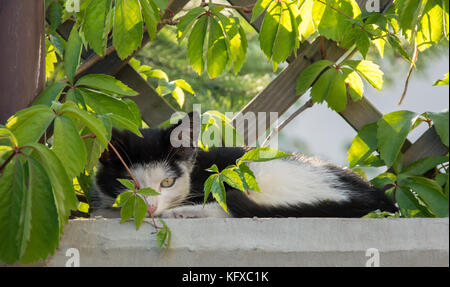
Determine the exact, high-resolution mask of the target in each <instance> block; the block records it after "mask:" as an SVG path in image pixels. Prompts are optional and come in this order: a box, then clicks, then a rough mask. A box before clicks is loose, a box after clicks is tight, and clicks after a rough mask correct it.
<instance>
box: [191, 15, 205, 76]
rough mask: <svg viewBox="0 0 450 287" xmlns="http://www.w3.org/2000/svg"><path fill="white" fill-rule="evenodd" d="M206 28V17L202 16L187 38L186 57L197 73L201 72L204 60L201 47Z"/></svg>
mask: <svg viewBox="0 0 450 287" xmlns="http://www.w3.org/2000/svg"><path fill="white" fill-rule="evenodd" d="M207 28H208V17H206V16H202V17H200V19H199V20H198V21H197V22H196V23H195V25H194V28H192V32H191V34H190V35H189V39H188V57H189V62H190V63H191V66H192V68H193V69H194V71H196V72H197V74H199V75H201V74H203V71H204V69H205V61H204V59H203V49H204V44H205V38H206V31H207Z"/></svg>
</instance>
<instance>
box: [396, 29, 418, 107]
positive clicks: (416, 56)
mask: <svg viewBox="0 0 450 287" xmlns="http://www.w3.org/2000/svg"><path fill="white" fill-rule="evenodd" d="M418 57H419V48H418V46H417V26H416V28H415V29H414V55H413V58H412V60H411V66H409V71H408V75H407V77H406V81H405V88H404V89H403V94H402V97H401V98H400V101H399V102H398V103H397V105H399V106H400V105H401V104H402V103H403V100H404V99H405V97H406V92H407V91H408V85H409V79H410V78H411V74H412V71H413V70H414V68H415V67H416V62H417V58H418Z"/></svg>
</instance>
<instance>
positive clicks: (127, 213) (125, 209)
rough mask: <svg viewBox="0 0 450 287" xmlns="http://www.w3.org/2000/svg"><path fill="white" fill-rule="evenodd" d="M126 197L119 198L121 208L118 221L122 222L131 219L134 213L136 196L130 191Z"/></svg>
mask: <svg viewBox="0 0 450 287" xmlns="http://www.w3.org/2000/svg"><path fill="white" fill-rule="evenodd" d="M126 197H127V199H126V200H123V199H120V202H121V206H122V209H121V210H120V217H121V218H122V219H121V220H120V223H124V222H125V221H127V220H129V219H131V218H132V217H133V213H134V206H135V202H136V196H135V195H134V194H133V193H132V194H131V195H130V196H126Z"/></svg>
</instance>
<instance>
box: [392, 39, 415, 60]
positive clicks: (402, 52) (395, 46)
mask: <svg viewBox="0 0 450 287" xmlns="http://www.w3.org/2000/svg"><path fill="white" fill-rule="evenodd" d="M387 39H388V42H389V44H390V45H391V47H392V48H393V49H394V50H395V51H396V52H397V53H399V54H400V55H401V56H402V57H403V58H404V59H405V60H406V61H408V62H410V63H412V59H411V57H410V56H409V55H408V52H406V51H405V49H403V47H402V44H401V42H400V39H399V38H398V37H397V36H395V35H394V36H393V35H391V34H389V35H388V38H387Z"/></svg>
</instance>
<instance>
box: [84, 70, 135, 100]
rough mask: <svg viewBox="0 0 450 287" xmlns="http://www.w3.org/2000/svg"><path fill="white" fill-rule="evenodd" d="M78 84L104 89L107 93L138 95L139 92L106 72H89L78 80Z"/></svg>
mask: <svg viewBox="0 0 450 287" xmlns="http://www.w3.org/2000/svg"><path fill="white" fill-rule="evenodd" d="M76 85H77V86H78V87H79V86H86V87H90V88H93V89H98V90H100V91H104V92H105V93H111V94H117V95H121V96H137V95H138V94H139V93H138V92H136V91H134V90H132V89H130V88H129V87H128V86H127V85H125V84H124V83H122V82H121V81H119V80H117V79H116V78H114V77H113V76H109V75H104V74H89V75H86V76H83V77H82V78H81V79H79V80H78V81H77V83H76Z"/></svg>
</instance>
